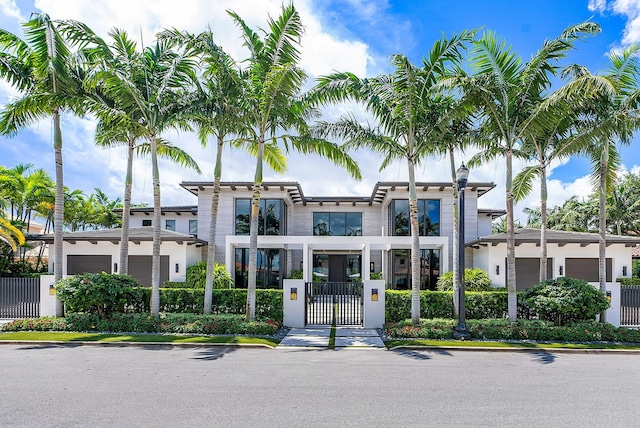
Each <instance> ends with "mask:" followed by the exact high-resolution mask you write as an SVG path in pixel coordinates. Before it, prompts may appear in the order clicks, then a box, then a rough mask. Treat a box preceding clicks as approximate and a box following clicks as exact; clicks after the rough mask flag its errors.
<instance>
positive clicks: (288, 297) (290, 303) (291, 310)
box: [282, 279, 306, 328]
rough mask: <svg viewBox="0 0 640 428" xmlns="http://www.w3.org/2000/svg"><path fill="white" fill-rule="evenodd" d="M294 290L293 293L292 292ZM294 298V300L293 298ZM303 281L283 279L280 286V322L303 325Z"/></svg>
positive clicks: (289, 324)
mask: <svg viewBox="0 0 640 428" xmlns="http://www.w3.org/2000/svg"><path fill="white" fill-rule="evenodd" d="M294 291H295V293H294ZM294 299H295V300H294ZM305 300H306V298H305V282H304V280H301V279H285V280H284V281H283V286H282V311H283V321H282V323H283V324H284V325H286V326H287V327H298V328H302V327H304V326H305V321H306V320H305V313H304V308H305Z"/></svg>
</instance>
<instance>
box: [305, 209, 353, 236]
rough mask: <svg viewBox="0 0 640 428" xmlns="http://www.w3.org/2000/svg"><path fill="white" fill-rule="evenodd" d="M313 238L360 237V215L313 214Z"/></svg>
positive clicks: (339, 213) (338, 213)
mask: <svg viewBox="0 0 640 428" xmlns="http://www.w3.org/2000/svg"><path fill="white" fill-rule="evenodd" d="M313 234H314V235H315V236H362V213H344V212H342V213H341V212H337V213H334V212H316V213H313Z"/></svg>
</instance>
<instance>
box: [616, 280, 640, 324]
mask: <svg viewBox="0 0 640 428" xmlns="http://www.w3.org/2000/svg"><path fill="white" fill-rule="evenodd" d="M620 325H624V326H638V325H640V286H639V285H621V286H620Z"/></svg>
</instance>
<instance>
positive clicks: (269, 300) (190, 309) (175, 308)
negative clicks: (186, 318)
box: [130, 288, 283, 320]
mask: <svg viewBox="0 0 640 428" xmlns="http://www.w3.org/2000/svg"><path fill="white" fill-rule="evenodd" d="M139 290H141V291H142V295H141V296H140V300H138V301H137V302H134V303H133V304H132V305H131V308H130V309H131V310H132V311H133V312H149V311H150V308H149V302H150V301H151V289H150V288H140V289H139ZM246 304H247V290H246V289H239V288H232V289H226V290H224V289H214V290H213V299H212V305H211V313H213V314H239V315H241V314H245V312H246V309H245V308H246ZM203 306H204V290H202V289H193V288H161V289H160V312H169V313H192V314H198V313H202V309H203ZM282 316H283V315H282V290H256V317H257V318H258V319H272V320H282Z"/></svg>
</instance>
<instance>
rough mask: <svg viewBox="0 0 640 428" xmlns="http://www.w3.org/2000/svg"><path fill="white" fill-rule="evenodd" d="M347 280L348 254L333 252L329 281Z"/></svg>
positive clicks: (330, 259)
mask: <svg viewBox="0 0 640 428" xmlns="http://www.w3.org/2000/svg"><path fill="white" fill-rule="evenodd" d="M346 281H347V256H346V255H343V254H335V255H334V254H331V255H330V256H329V282H346Z"/></svg>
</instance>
